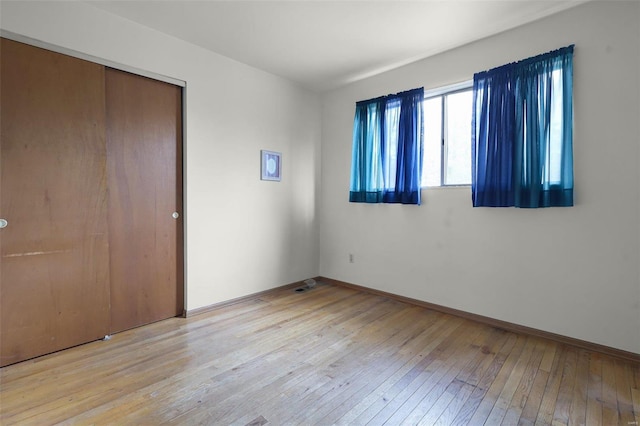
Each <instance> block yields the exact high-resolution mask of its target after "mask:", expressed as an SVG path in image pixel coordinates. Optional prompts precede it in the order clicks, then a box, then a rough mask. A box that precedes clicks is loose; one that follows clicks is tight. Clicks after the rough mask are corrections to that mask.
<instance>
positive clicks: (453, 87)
mask: <svg viewBox="0 0 640 426" xmlns="http://www.w3.org/2000/svg"><path fill="white" fill-rule="evenodd" d="M467 91H471V92H473V79H470V80H465V81H461V82H459V83H454V84H449V85H447V86H441V87H437V88H434V89H429V90H426V89H425V91H424V99H423V102H425V101H427V100H431V99H434V98H437V97H440V98H441V104H440V108H441V119H440V185H437V186H429V185H426V184H425V185H421V186H422V188H423V189H431V188H465V187H471V182H469V183H467V184H460V183H455V184H447V183H445V177H446V173H447V172H446V166H447V160H448V155H447V154H448V151H447V150H448V135H447V124H448V121H447V120H448V115H449V114H448V109H447V97H448V96H449V95H454V94H456V93H461V92H467ZM472 102H473V100H472ZM472 118H473V116H472V115H470V116H469V120H470V121H471V120H472ZM425 124H426V123H425ZM470 143H471V141H470ZM423 167H424V165H423ZM469 169H471V158H469ZM423 174H424V170H423Z"/></svg>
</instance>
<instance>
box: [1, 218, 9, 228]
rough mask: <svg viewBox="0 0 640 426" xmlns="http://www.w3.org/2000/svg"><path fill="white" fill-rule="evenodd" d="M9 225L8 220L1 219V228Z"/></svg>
mask: <svg viewBox="0 0 640 426" xmlns="http://www.w3.org/2000/svg"><path fill="white" fill-rule="evenodd" d="M8 224H9V222H7V219H0V228H6V227H7V225H8Z"/></svg>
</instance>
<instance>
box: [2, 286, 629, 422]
mask: <svg viewBox="0 0 640 426" xmlns="http://www.w3.org/2000/svg"><path fill="white" fill-rule="evenodd" d="M0 380H1V383H0V384H1V390H0V410H1V412H0V424H3V425H11V424H21V425H30V424H34V425H43V424H54V423H62V424H73V425H76V424H118V425H121V424H145V425H154V424H183V425H184V424H186V425H191V424H210V425H226V424H236V425H248V424H254V425H261V424H268V425H294V424H295V425H297V424H304V425H307V424H309V425H311V424H319V425H331V424H345V425H347V424H349V425H351V424H353V425H361V424H362V425H363V424H371V425H380V424H389V425H397V424H424V425H435V424H442V425H450V424H471V425H481V424H487V425H499V424H504V425H516V424H523V425H531V424H541V425H548V424H554V425H556V424H575V425H578V424H594V425H597V424H602V425H624V426H628V425H636V424H638V422H639V421H640V365H638V364H635V363H633V362H630V361H623V360H620V359H615V358H612V357H608V356H605V355H601V354H598V353H590V352H588V351H585V350H581V349H578V348H574V347H571V346H567V345H562V344H559V343H555V342H552V341H548V340H544V339H541V338H537V337H529V336H526V335H519V334H515V333H511V332H506V331H502V330H499V329H496V328H492V327H489V326H487V325H482V324H478V323H474V322H472V321H469V320H465V319H461V318H458V317H454V316H451V315H447V314H443V313H438V312H434V311H430V310H427V309H425V308H421V307H417V306H412V305H409V304H405V303H402V302H398V301H396V300H392V299H388V298H385V297H381V296H377V295H371V294H367V293H363V292H360V291H356V290H353V289H349V288H344V287H340V286H333V285H328V284H322V285H319V286H317V287H316V288H314V289H312V290H310V291H307V292H304V293H295V292H294V291H293V290H291V289H287V290H278V291H275V292H272V293H269V294H267V295H262V296H260V297H256V298H254V299H251V300H245V301H242V302H240V303H237V304H235V305H231V306H227V307H224V308H220V309H218V310H216V311H214V312H210V313H206V314H202V315H198V316H195V317H192V318H187V319H182V318H174V319H170V320H166V321H161V322H158V323H155V324H152V325H149V326H146V327H142V328H138V329H134V330H129V331H126V332H123V333H119V334H116V335H114V336H113V337H112V339H111V340H109V341H98V342H93V343H89V344H86V345H82V346H78V347H76V348H72V349H69V350H66V351H62V352H58V353H55V354H51V355H48V356H44V357H40V358H37V359H35V360H31V361H26V362H23V363H20V364H15V365H11V366H8V367H5V368H3V369H1V370H0Z"/></svg>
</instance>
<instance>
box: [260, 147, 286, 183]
mask: <svg viewBox="0 0 640 426" xmlns="http://www.w3.org/2000/svg"><path fill="white" fill-rule="evenodd" d="M260 157H261V158H262V167H261V170H262V177H261V179H262V180H276V181H279V180H280V176H281V172H282V154H280V153H279V152H273V151H265V150H262V151H260Z"/></svg>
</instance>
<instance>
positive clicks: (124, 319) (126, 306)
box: [106, 69, 183, 332]
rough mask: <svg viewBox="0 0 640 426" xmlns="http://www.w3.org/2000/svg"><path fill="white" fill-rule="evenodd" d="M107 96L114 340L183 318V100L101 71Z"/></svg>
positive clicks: (141, 80) (169, 89)
mask: <svg viewBox="0 0 640 426" xmlns="http://www.w3.org/2000/svg"><path fill="white" fill-rule="evenodd" d="M106 93H107V98H106V105H107V152H108V155H107V170H108V173H107V174H108V181H109V229H111V230H113V231H112V232H111V235H110V250H109V255H110V262H111V268H110V271H111V332H118V331H122V330H126V329H129V328H132V327H136V326H139V325H143V324H148V323H150V322H153V321H158V320H161V319H165V318H169V317H174V316H177V315H180V314H182V310H183V285H182V191H181V188H182V179H181V176H182V152H181V146H182V137H181V135H182V122H181V117H182V113H181V108H182V92H181V89H180V88H179V87H177V86H173V85H170V84H167V83H162V82H159V81H156V80H151V79H148V78H145V77H140V76H136V75H133V74H128V73H125V72H121V71H117V70H112V69H107V70H106ZM174 216H177V217H174Z"/></svg>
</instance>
